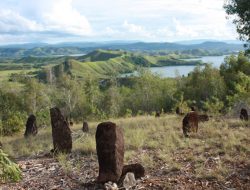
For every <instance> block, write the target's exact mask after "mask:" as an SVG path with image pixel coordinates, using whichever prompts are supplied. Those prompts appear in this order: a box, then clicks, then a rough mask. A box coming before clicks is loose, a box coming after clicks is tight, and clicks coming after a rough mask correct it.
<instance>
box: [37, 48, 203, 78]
mask: <svg viewBox="0 0 250 190" xmlns="http://www.w3.org/2000/svg"><path fill="white" fill-rule="evenodd" d="M197 64H201V62H199V61H184V60H180V59H178V56H177V55H176V56H151V55H147V54H135V53H129V52H124V51H120V50H117V51H113V50H112V51H110V50H95V51H93V52H91V53H89V54H87V55H84V56H80V57H77V58H65V60H64V61H63V62H61V63H60V64H57V65H54V66H47V67H46V68H45V69H44V70H43V71H42V72H41V73H40V74H39V77H40V78H48V76H47V75H48V74H49V75H51V74H52V75H53V77H60V76H61V75H63V74H70V75H72V76H75V77H78V78H84V76H86V75H89V74H90V75H95V76H97V77H99V78H106V77H108V76H109V75H110V74H111V73H114V72H116V73H130V72H132V71H134V70H135V69H136V68H137V67H139V66H140V67H161V66H170V65H197ZM49 78H51V76H50V77H49Z"/></svg>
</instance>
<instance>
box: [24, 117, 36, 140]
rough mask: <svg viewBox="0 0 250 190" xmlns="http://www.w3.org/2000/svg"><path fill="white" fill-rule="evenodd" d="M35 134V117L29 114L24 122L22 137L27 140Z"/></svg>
mask: <svg viewBox="0 0 250 190" xmlns="http://www.w3.org/2000/svg"><path fill="white" fill-rule="evenodd" d="M36 134H37V125H36V116H34V115H33V114H31V115H30V116H29V117H28V119H27V122H26V129H25V133H24V136H25V137H26V138H27V137H29V136H31V135H33V136H35V135H36Z"/></svg>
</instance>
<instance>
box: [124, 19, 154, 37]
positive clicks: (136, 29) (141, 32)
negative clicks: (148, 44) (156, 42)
mask: <svg viewBox="0 0 250 190" xmlns="http://www.w3.org/2000/svg"><path fill="white" fill-rule="evenodd" d="M122 27H123V28H124V29H126V31H125V32H129V33H133V34H135V35H137V36H141V37H146V38H153V37H154V36H153V35H152V34H151V33H150V32H149V31H147V30H146V29H145V28H144V27H143V26H140V25H136V24H132V23H128V21H127V20H125V21H124V23H123V25H122Z"/></svg>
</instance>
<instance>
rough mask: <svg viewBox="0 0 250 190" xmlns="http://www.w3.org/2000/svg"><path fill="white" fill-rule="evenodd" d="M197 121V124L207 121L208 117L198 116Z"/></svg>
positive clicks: (204, 115)
mask: <svg viewBox="0 0 250 190" xmlns="http://www.w3.org/2000/svg"><path fill="white" fill-rule="evenodd" d="M198 121H199V122H205V121H209V116H208V115H207V114H200V115H198Z"/></svg>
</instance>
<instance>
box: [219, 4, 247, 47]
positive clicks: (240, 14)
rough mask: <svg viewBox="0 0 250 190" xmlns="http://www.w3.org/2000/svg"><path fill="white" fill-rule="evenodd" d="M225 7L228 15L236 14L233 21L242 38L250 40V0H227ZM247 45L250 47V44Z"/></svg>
mask: <svg viewBox="0 0 250 190" xmlns="http://www.w3.org/2000/svg"><path fill="white" fill-rule="evenodd" d="M224 8H225V10H226V13H227V14H228V15H233V16H235V17H234V19H233V23H234V24H236V29H237V32H238V33H239V35H240V39H241V40H243V41H247V42H250V22H249V21H250V1H249V0H227V2H226V3H225V5H224ZM246 47H248V48H250V45H249V44H246ZM249 50H250V49H249Z"/></svg>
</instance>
